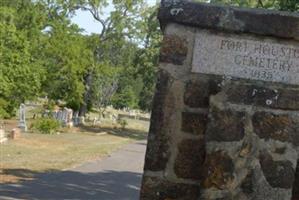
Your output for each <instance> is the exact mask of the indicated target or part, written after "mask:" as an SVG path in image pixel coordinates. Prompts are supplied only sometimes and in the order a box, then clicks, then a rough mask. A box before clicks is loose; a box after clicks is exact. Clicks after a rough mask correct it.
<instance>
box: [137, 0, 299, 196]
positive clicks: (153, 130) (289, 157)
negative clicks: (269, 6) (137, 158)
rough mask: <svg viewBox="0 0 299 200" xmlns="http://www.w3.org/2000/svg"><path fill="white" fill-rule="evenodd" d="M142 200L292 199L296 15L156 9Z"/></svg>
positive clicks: (176, 6)
mask: <svg viewBox="0 0 299 200" xmlns="http://www.w3.org/2000/svg"><path fill="white" fill-rule="evenodd" d="M159 20H160V24H161V27H162V29H163V32H164V39H163V42H162V48H161V53H160V72H159V79H158V83H157V90H156V94H155V98H154V107H153V110H152V118H151V127H150V133H149V137H148V146H147V152H146V158H145V167H144V176H143V183H142V189H141V197H140V199H142V200H160V199H161V200H162V199H163V200H164V199H172V200H173V199H176V200H198V199H203V200H209V199H211V200H216V199H217V200H220V199H221V200H231V199H238V200H243V199H244V200H247V199H248V200H249V199H254V200H291V199H293V200H295V199H298V197H299V195H298V194H299V167H297V162H298V158H299V156H298V155H299V148H298V147H299V15H298V14H291V13H287V12H278V11H268V10H262V9H240V8H232V7H222V6H216V5H210V4H201V3H194V2H191V1H179V0H164V1H162V3H161V8H160V11H159Z"/></svg>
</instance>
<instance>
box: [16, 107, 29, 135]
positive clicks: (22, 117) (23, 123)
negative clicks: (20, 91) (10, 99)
mask: <svg viewBox="0 0 299 200" xmlns="http://www.w3.org/2000/svg"><path fill="white" fill-rule="evenodd" d="M25 109H26V107H25V104H23V103H22V104H21V105H20V109H19V125H18V127H19V128H20V129H21V130H22V131H23V132H27V124H26V113H25Z"/></svg>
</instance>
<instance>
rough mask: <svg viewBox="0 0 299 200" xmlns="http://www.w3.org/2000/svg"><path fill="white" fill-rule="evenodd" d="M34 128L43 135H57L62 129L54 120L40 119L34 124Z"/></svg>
mask: <svg viewBox="0 0 299 200" xmlns="http://www.w3.org/2000/svg"><path fill="white" fill-rule="evenodd" d="M32 128H33V129H34V130H37V131H38V132H40V133H42V134H55V133H56V132H57V130H58V129H59V128H60V123H59V121H57V120H55V119H53V118H40V119H37V120H36V121H35V122H34V123H33V124H32Z"/></svg>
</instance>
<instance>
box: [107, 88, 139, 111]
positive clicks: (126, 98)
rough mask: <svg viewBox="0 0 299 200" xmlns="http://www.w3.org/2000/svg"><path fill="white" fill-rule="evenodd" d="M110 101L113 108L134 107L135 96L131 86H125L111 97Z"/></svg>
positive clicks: (135, 102)
mask: <svg viewBox="0 0 299 200" xmlns="http://www.w3.org/2000/svg"><path fill="white" fill-rule="evenodd" d="M111 103H112V105H113V106H114V107H115V108H125V107H129V108H136V107H137V96H136V95H135V93H134V91H133V88H132V87H131V86H127V87H125V88H124V89H123V90H121V91H120V92H119V93H116V94H115V95H114V96H113V97H112V100H111Z"/></svg>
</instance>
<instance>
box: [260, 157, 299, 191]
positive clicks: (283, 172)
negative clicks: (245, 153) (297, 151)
mask: <svg viewBox="0 0 299 200" xmlns="http://www.w3.org/2000/svg"><path fill="white" fill-rule="evenodd" d="M260 165H261V168H262V170H263V173H264V176H265V178H266V180H267V182H268V183H269V184H270V185H271V186H272V187H273V188H283V189H291V188H292V187H293V183H294V180H295V170H294V168H293V167H292V163H291V162H290V161H288V160H285V161H274V160H273V158H272V156H271V155H270V154H269V153H267V152H261V154H260Z"/></svg>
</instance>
